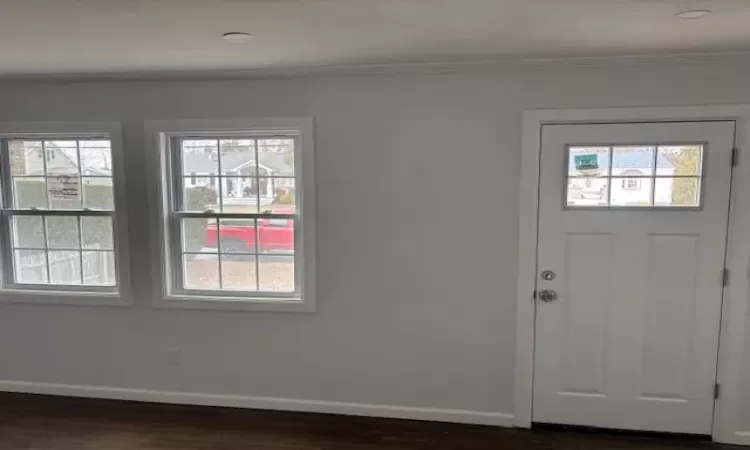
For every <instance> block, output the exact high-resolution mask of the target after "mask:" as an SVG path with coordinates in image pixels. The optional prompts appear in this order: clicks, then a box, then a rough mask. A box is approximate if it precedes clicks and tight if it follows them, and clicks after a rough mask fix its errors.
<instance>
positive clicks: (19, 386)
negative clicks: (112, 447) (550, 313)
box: [0, 381, 513, 427]
mask: <svg viewBox="0 0 750 450" xmlns="http://www.w3.org/2000/svg"><path fill="white" fill-rule="evenodd" d="M0 391H5V392H21V393H27V394H45V395H61V396H71V397H86V398H105V399H115V400H131V401H141V402H154V403H172V404H185V405H202V406H225V407H232V408H252V409H269V410H276V411H299V412H312V413H323V414H344V415H352V416H368V417H387V418H392V419H411V420H429V421H437V422H455V423H467V424H478V425H495V426H502V427H510V426H512V425H513V415H511V414H505V413H496V412H487V411H471V410H462V409H442V408H423V407H413V406H396V405H372V404H367V403H350V402H331V401H322V400H307V399H293V398H279V397H255V396H242V395H221V394H206V393H195V392H174V391H155V390H149V389H124V388H114V387H103V386H81V385H71V384H52V383H33V382H25V381H0Z"/></svg>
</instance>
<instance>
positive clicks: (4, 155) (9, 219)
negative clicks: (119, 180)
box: [0, 134, 120, 293]
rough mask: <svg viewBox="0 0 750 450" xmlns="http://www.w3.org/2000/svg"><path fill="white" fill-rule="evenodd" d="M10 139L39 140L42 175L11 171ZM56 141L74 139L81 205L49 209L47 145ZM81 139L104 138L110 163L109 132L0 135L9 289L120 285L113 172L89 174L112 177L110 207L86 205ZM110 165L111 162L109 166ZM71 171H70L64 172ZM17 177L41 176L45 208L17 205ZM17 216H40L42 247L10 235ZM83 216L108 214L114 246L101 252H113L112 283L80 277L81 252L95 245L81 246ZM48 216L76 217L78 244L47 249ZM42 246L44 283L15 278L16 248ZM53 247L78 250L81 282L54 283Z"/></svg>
mask: <svg viewBox="0 0 750 450" xmlns="http://www.w3.org/2000/svg"><path fill="white" fill-rule="evenodd" d="M13 141H20V142H28V141H32V142H40V144H41V155H42V156H41V158H40V159H41V161H42V175H41V176H28V175H26V176H24V175H21V176H17V175H14V174H13V166H12V164H11V155H10V142H13ZM55 141H75V143H76V165H77V174H78V177H77V178H78V180H79V190H80V205H81V208H80V209H72V208H66V209H50V208H51V203H50V196H49V183H48V180H49V178H51V176H50V174H49V172H48V167H47V146H48V143H49V142H55ZM83 141H107V142H108V145H107V146H105V147H103V148H106V149H107V150H108V151H109V161H110V164H111V161H112V141H111V137H110V136H108V135H100V134H97V135H89V136H85V135H78V134H63V135H59V134H55V135H51V134H45V135H36V136H28V137H27V136H12V137H3V138H0V184H1V185H2V193H1V195H0V197H2V205H0V206H1V207H2V214H0V228H2V236H1V237H2V241H3V242H2V248H3V258H2V262H3V270H2V275H3V287H5V288H10V289H19V290H42V291H58V292H59V291H72V292H107V293H114V292H118V290H119V287H120V278H119V276H120V274H119V267H118V264H119V263H118V258H117V257H116V249H115V229H116V224H115V208H116V206H115V201H116V200H115V192H114V173H111V174H110V175H108V176H105V175H99V176H96V177H91V178H107V179H110V180H111V181H112V189H111V196H112V205H113V207H112V209H107V210H105V209H89V208H85V207H84V205H85V202H84V198H85V197H84V196H85V189H84V187H83V186H84V185H83V183H82V181H83V180H82V178H83V179H85V178H88V177H83V176H82V174H83V169H82V167H81V164H80V161H81V156H80V148H81V147H80V143H81V142H83ZM110 167H111V166H110ZM66 175H70V174H66ZM16 178H20V179H23V178H42V179H44V187H45V189H44V196H45V204H46V205H47V207H46V208H39V207H30V208H19V207H18V206H17V203H18V202H17V192H16V189H15V182H14V180H15V179H16ZM16 216H33V217H40V218H41V221H42V235H43V237H42V240H43V244H44V248H43V249H41V248H38V247H33V248H25V247H23V246H16V245H15V241H14V237H13V230H12V227H13V218H14V217H16ZM85 216H92V217H93V216H98V217H109V218H110V224H111V232H112V236H111V240H112V243H113V246H112V248H111V249H103V250H101V252H102V253H111V254H112V260H113V265H112V268H111V269H112V274H111V275H112V277H111V279H112V280H113V284H103V283H102V284H84V277H83V270H84V263H83V253H84V252H95V251H96V250H95V249H85V248H83V240H82V238H81V235H82V232H83V231H82V227H81V226H80V224H81V217H85ZM49 217H76V218H77V223H78V236H79V246H80V248H78V249H71V250H66V249H58V248H54V249H50V248H49V240H48V232H47V219H48V218H49ZM31 249H33V250H43V255H44V260H45V271H46V283H28V282H21V281H19V280H18V277H17V273H16V271H17V270H18V268H17V267H16V261H15V255H16V252H17V251H25V250H31ZM55 251H71V252H72V251H76V252H78V253H79V260H78V263H79V266H80V270H79V276H80V277H81V278H80V283H53V282H52V277H51V273H50V271H51V269H50V262H49V261H50V252H55Z"/></svg>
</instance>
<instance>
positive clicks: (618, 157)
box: [569, 147, 674, 172]
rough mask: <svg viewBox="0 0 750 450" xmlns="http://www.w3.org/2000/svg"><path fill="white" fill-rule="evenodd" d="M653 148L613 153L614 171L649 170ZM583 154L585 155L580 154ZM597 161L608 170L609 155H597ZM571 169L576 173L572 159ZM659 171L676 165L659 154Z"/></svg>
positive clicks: (651, 163) (657, 159)
mask: <svg viewBox="0 0 750 450" xmlns="http://www.w3.org/2000/svg"><path fill="white" fill-rule="evenodd" d="M650 149H651V148H647V147H644V148H643V149H642V150H643V151H628V152H614V153H612V168H613V169H623V170H626V169H634V170H638V169H642V170H648V169H651V167H652V166H653V164H654V156H653V152H652V151H646V150H650ZM580 154H583V153H580ZM596 156H597V161H598V162H599V167H601V168H606V167H607V166H608V165H609V154H608V153H597V154H596ZM569 167H570V171H571V172H575V171H576V168H575V160H574V158H572V157H571V158H570V161H569ZM656 168H657V169H674V165H673V164H672V163H670V162H669V160H668V159H667V158H665V157H664V156H663V155H662V154H658V155H657V158H656Z"/></svg>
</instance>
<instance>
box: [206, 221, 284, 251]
mask: <svg viewBox="0 0 750 450" xmlns="http://www.w3.org/2000/svg"><path fill="white" fill-rule="evenodd" d="M220 229H221V251H222V252H223V253H255V251H256V231H257V244H258V245H257V251H258V253H289V252H293V251H294V221H293V220H290V219H258V229H257V230H256V229H255V223H254V221H253V220H247V219H222V221H221V228H220ZM218 236H219V233H218V230H217V228H216V222H210V223H209V224H208V227H207V228H206V239H205V243H204V246H205V247H212V248H216V247H217V246H218V245H219V239H218Z"/></svg>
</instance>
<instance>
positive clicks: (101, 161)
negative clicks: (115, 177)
mask: <svg viewBox="0 0 750 450" xmlns="http://www.w3.org/2000/svg"><path fill="white" fill-rule="evenodd" d="M46 145H47V148H48V149H54V150H56V151H57V154H56V157H59V158H60V159H59V160H55V161H50V162H48V163H47V170H48V171H49V172H50V173H52V172H53V171H54V170H55V167H58V168H59V166H60V164H61V163H62V164H63V165H67V166H68V167H72V168H75V167H76V166H77V165H78V155H77V153H76V149H75V148H71V147H63V146H58V145H55V143H54V142H47V144H46ZM91 148H93V147H88V149H91ZM84 149H85V148H84V147H83V146H82V147H81V153H82V154H81V166H82V170H81V172H82V175H84V176H87V175H89V176H90V175H110V174H111V172H112V169H111V162H110V161H109V158H107V157H106V156H105V155H104V154H103V153H99V152H84ZM40 150H41V146H40V145H39V144H38V143H36V141H31V142H24V152H25V154H26V156H27V157H26V161H25V162H26V174H28V175H37V174H38V175H41V174H43V172H44V162H42V159H41V156H40V155H38V154H35V153H34V152H39V151H40ZM29 156H35V157H31V158H30V157H29Z"/></svg>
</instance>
